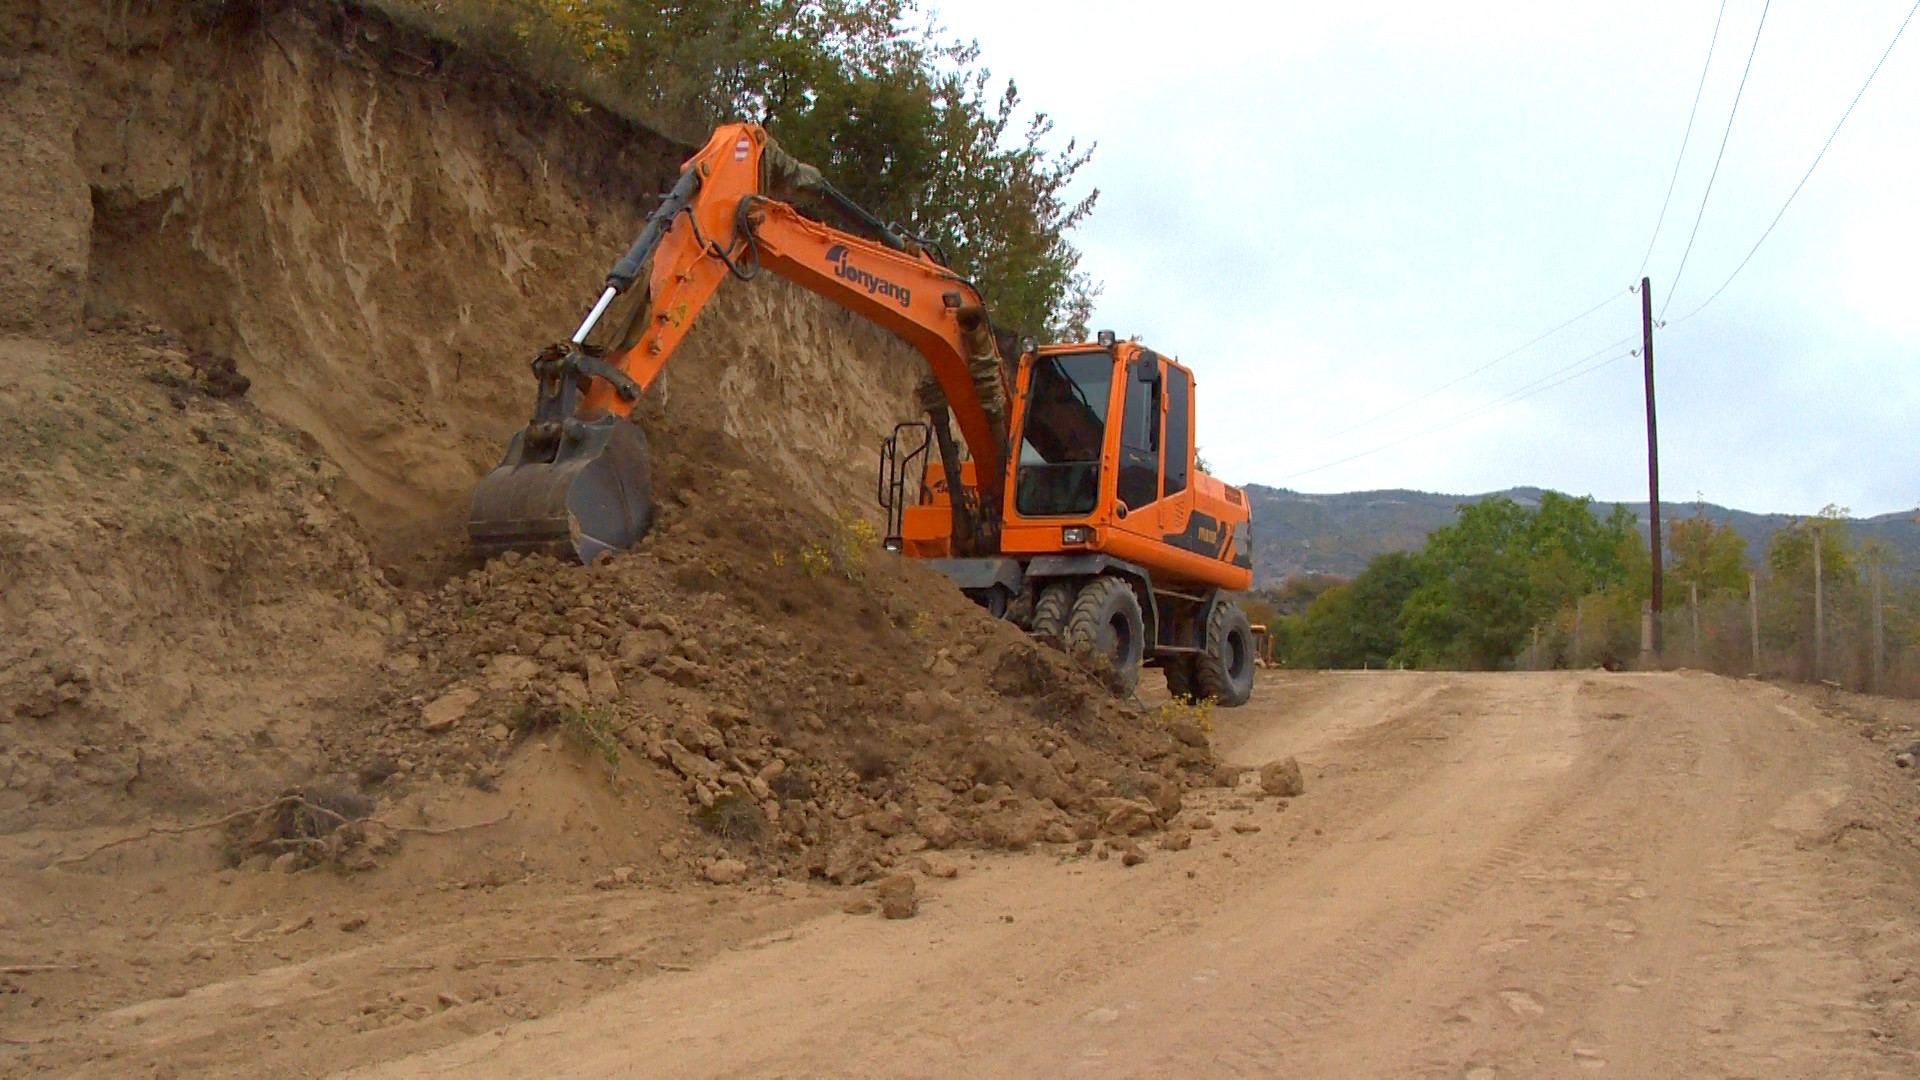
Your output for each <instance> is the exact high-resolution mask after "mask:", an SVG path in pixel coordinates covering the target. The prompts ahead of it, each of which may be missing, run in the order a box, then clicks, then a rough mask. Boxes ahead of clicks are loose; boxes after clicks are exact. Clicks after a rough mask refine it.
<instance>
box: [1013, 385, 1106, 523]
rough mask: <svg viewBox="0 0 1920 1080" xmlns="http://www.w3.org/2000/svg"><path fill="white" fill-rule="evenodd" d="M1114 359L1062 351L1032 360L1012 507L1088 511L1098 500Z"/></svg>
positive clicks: (1045, 512)
mask: <svg viewBox="0 0 1920 1080" xmlns="http://www.w3.org/2000/svg"><path fill="white" fill-rule="evenodd" d="M1112 386H1113V357H1112V356H1111V355H1110V354H1108V353H1105V352H1084V353H1067V354H1064V355H1060V356H1045V357H1040V358H1039V359H1036V360H1035V361H1033V368H1032V374H1031V375H1030V376H1029V377H1028V380H1027V411H1026V420H1025V422H1024V424H1023V430H1022V432H1021V440H1020V466H1019V469H1018V471H1016V472H1015V474H1014V500H1013V504H1014V508H1015V509H1016V510H1018V511H1019V512H1020V513H1021V514H1023V515H1027V516H1030V517H1046V516H1064V515H1078V514H1088V513H1092V512H1093V508H1094V506H1095V505H1096V504H1097V503H1098V502H1099V499H1100V454H1101V450H1102V448H1103V447H1104V446H1105V444H1106V434H1107V402H1108V395H1109V391H1110V390H1111V389H1112Z"/></svg>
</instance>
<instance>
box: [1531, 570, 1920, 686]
mask: <svg viewBox="0 0 1920 1080" xmlns="http://www.w3.org/2000/svg"><path fill="white" fill-rule="evenodd" d="M1861 576H1862V577H1864V578H1865V580H1846V579H1842V580H1834V581H1822V582H1821V586H1820V588H1818V589H1816V588H1815V587H1814V584H1813V582H1812V581H1811V580H1808V581H1805V582H1800V581H1788V582H1783V581H1780V580H1777V579H1772V580H1770V579H1764V578H1760V577H1757V576H1756V577H1751V578H1749V583H1748V589H1747V590H1746V591H1745V592H1744V593H1740V592H1729V591H1721V592H1718V593H1710V594H1706V595H1701V594H1700V593H1699V592H1698V591H1697V590H1684V589H1683V590H1681V591H1680V593H1681V594H1680V596H1679V598H1678V603H1675V602H1673V600H1672V599H1669V601H1668V604H1667V609H1666V611H1665V612H1663V613H1662V615H1661V618H1660V631H1661V634H1660V636H1661V639H1662V648H1661V650H1660V651H1659V652H1658V653H1657V654H1656V653H1654V652H1653V651H1651V649H1650V648H1647V647H1646V646H1647V645H1648V644H1649V643H1648V642H1647V640H1646V639H1647V638H1649V637H1650V636H1651V630H1652V626H1651V621H1652V617H1651V615H1649V614H1648V613H1647V612H1646V610H1645V607H1644V606H1643V605H1642V606H1633V605H1623V604H1620V603H1617V602H1611V601H1609V600H1607V599H1606V598H1604V597H1601V596H1590V597H1586V598H1584V599H1583V600H1582V601H1581V602H1580V603H1579V604H1578V605H1576V606H1575V607H1574V608H1572V609H1571V610H1568V611H1565V612H1562V613H1561V614H1560V615H1559V616H1558V617H1557V618H1555V619H1554V620H1552V621H1550V622H1548V623H1546V624H1543V625H1542V626H1539V627H1537V628H1536V629H1535V632H1534V637H1533V641H1532V642H1531V644H1530V645H1529V647H1528V648H1527V649H1526V650H1525V651H1524V652H1522V653H1521V655H1520V656H1519V657H1518V665H1517V666H1519V667H1522V668H1525V669H1530V670H1545V669H1550V668H1591V667H1606V668H1610V669H1616V670H1618V669H1640V670H1647V669H1674V668H1696V669H1700V670H1705V671H1713V672H1718V673H1719V674H1722V675H1732V676H1748V675H1753V676H1759V677H1761V678H1768V679H1785V680H1791V681H1795V682H1827V683H1833V684H1837V685H1839V686H1843V687H1845V688H1847V689H1849V690H1857V691H1861V692H1865V693H1875V694H1886V695H1891V696H1898V697H1920V589H1914V588H1911V587H1909V588H1907V589H1905V590H1900V591H1896V590H1894V589H1892V588H1891V587H1889V586H1888V584H1887V583H1886V581H1885V579H1884V577H1883V576H1882V575H1880V574H1878V573H1868V574H1865V575H1861ZM1636 607H1637V609H1636Z"/></svg>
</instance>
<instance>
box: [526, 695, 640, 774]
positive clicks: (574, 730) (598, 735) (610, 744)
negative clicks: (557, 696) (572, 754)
mask: <svg viewBox="0 0 1920 1080" xmlns="http://www.w3.org/2000/svg"><path fill="white" fill-rule="evenodd" d="M555 721H556V722H555V724H554V726H556V727H558V728H559V729H560V734H561V737H563V738H565V739H566V740H567V742H568V743H569V744H570V745H571V746H573V747H574V749H576V750H579V751H580V752H581V753H583V754H587V755H589V756H591V757H597V758H599V759H600V760H601V761H604V762H606V765H607V771H608V772H615V771H617V770H618V769H619V768H620V736H619V734H618V732H616V730H615V729H614V724H613V716H612V715H611V714H609V713H608V712H607V711H606V710H605V709H562V710H560V712H559V715H558V716H557V717H556V718H555ZM534 726H536V727H539V726H544V725H541V724H539V723H538V722H537V720H536V721H535V723H534Z"/></svg>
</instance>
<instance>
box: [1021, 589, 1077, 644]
mask: <svg viewBox="0 0 1920 1080" xmlns="http://www.w3.org/2000/svg"><path fill="white" fill-rule="evenodd" d="M1073 594H1074V587H1073V583H1072V582H1070V581H1055V582H1050V583H1048V584H1047V585H1045V586H1042V587H1041V589H1040V597H1039V599H1037V600H1035V601H1034V602H1033V623H1032V625H1031V626H1030V627H1029V629H1030V630H1031V631H1032V632H1033V635H1034V636H1035V637H1040V638H1051V639H1053V640H1054V641H1065V640H1066V638H1067V616H1068V615H1070V614H1071V613H1072V612H1073Z"/></svg>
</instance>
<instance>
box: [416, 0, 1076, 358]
mask: <svg viewBox="0 0 1920 1080" xmlns="http://www.w3.org/2000/svg"><path fill="white" fill-rule="evenodd" d="M384 2H386V3H387V4H389V5H393V6H402V7H411V8H412V9H414V10H415V12H416V13H421V12H425V13H427V14H429V15H432V16H435V17H437V18H438V19H439V21H441V22H442V23H443V24H446V25H449V26H452V27H456V28H459V29H460V30H462V31H463V32H464V36H465V37H467V38H468V39H471V40H478V41H482V42H484V43H485V44H486V45H488V46H489V47H490V48H492V49H494V50H495V51H510V52H512V53H514V54H515V57H514V58H516V59H520V60H522V61H525V62H527V64H528V66H529V67H530V68H532V69H535V70H538V71H544V72H547V73H550V74H552V75H553V76H554V77H565V78H568V79H569V80H570V81H571V82H572V83H573V84H575V85H576V86H577V87H581V88H591V89H593V90H594V92H595V96H596V97H597V98H599V99H601V100H603V101H604V100H611V101H612V102H613V103H615V104H617V105H618V106H619V107H620V111H622V112H624V113H627V114H629V115H633V116H636V117H637V118H639V119H642V120H643V121H645V122H646V123H648V124H650V125H652V126H654V127H657V128H660V129H661V130H663V131H666V132H667V133H668V134H670V135H673V136H675V137H677V138H679V139H681V140H683V141H687V142H691V143H698V142H701V141H704V140H705V137H706V132H707V131H708V130H709V129H711V128H712V127H713V126H714V125H715V124H718V123H722V122H725V121H728V120H734V119H744V120H751V121H754V122H757V123H760V124H762V125H764V126H765V127H766V128H767V129H768V130H769V131H770V132H772V134H773V135H774V137H775V138H777V139H779V140H780V141H781V143H782V144H783V145H785V146H786V148H787V149H788V150H789V151H791V152H792V153H793V154H794V155H795V156H796V157H798V158H800V159H801V160H803V161H806V162H808V163H809V164H812V165H815V166H817V167H819V168H820V169H821V171H822V172H823V173H825V174H826V176H827V177H828V179H829V180H830V181H832V183H833V184H834V185H835V186H836V187H838V188H840V189H841V190H842V191H844V192H845V193H846V194H847V195H848V196H849V197H851V198H852V199H853V200H854V201H855V202H857V203H859V204H860V205H861V206H863V207H864V208H865V209H867V210H868V211H869V212H871V213H873V214H874V215H875V216H877V217H879V218H880V219H881V220H883V221H887V222H889V223H892V224H895V225H897V226H899V227H900V228H902V229H903V230H904V231H906V232H907V233H909V234H911V235H914V236H917V237H920V238H922V239H924V240H926V241H928V242H930V243H931V245H932V246H933V247H934V248H935V249H936V250H938V251H939V252H940V253H942V254H943V255H944V256H945V257H946V258H947V260H948V261H949V263H950V265H952V266H953V268H954V269H955V270H956V271H958V272H960V273H961V274H963V275H965V276H966V277H968V278H969V279H970V280H972V281H973V282H974V283H975V284H976V285H978V286H979V288H980V289H981V291H982V293H983V294H984V295H985V296H986V297H987V300H988V303H989V304H990V305H991V308H992V312H993V316H994V320H995V321H996V322H997V323H998V324H1000V325H1001V326H1002V327H1005V328H1008V329H1013V330H1017V331H1020V332H1023V333H1031V334H1034V335H1036V336H1049V337H1060V336H1068V337H1080V336H1083V335H1084V334H1085V330H1086V320H1087V318H1088V316H1089V314H1090V312H1091V307H1092V302H1093V297H1094V296H1095V295H1096V294H1097V292H1098V289H1097V287H1096V286H1095V284H1094V283H1093V281H1092V279H1091V278H1090V277H1089V276H1088V275H1087V274H1086V273H1084V272H1083V271H1082V270H1081V269H1080V252H1079V251H1078V250H1077V249H1075V248H1074V246H1073V244H1072V243H1071V242H1070V241H1069V240H1068V239H1067V234H1068V233H1069V232H1070V231H1071V230H1072V229H1073V227H1074V226H1075V225H1077V224H1079V223H1080V222H1081V221H1083V220H1085V218H1086V216H1087V215H1088V214H1089V213H1091V212H1092V210H1093V206H1094V202H1095V200H1096V199H1097V197H1098V194H1099V193H1098V192H1097V191H1089V192H1087V193H1086V194H1085V195H1079V196H1074V195H1071V194H1070V193H1069V188H1070V186H1071V185H1072V182H1073V179H1074V177H1075V175H1076V174H1077V173H1078V172H1079V171H1080V169H1081V168H1082V167H1083V166H1085V165H1086V164H1087V161H1088V160H1089V157H1090V155H1091V153H1092V151H1091V148H1090V147H1081V146H1079V145H1078V144H1077V143H1075V142H1073V141H1071V140H1070V141H1068V142H1067V143H1066V144H1065V145H1064V147H1061V148H1059V149H1052V148H1050V147H1051V136H1052V133H1053V125H1052V121H1051V120H1050V119H1049V118H1048V117H1047V115H1046V114H1045V113H1033V114H1031V115H1029V114H1027V113H1026V111H1025V110H1024V109H1023V108H1022V105H1021V99H1020V94H1019V90H1018V89H1017V87H1015V85H1014V84H1012V83H1011V82H1009V83H1008V84H1007V85H1006V86H1005V88H1004V89H1003V90H1001V91H1000V92H998V93H995V92H993V90H992V89H991V86H992V80H991V75H990V72H989V71H988V70H987V69H986V68H985V67H984V66H982V64H981V62H980V55H979V50H978V48H977V47H976V46H975V45H973V44H970V43H960V42H951V41H944V40H942V39H941V38H940V37H939V36H938V34H937V33H936V32H935V31H934V30H932V29H931V28H930V26H929V25H928V24H927V23H926V22H925V19H924V17H923V16H922V14H921V12H920V11H919V9H918V6H917V4H916V2H915V0H384Z"/></svg>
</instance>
